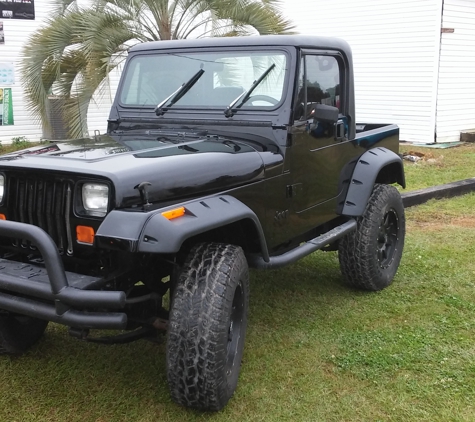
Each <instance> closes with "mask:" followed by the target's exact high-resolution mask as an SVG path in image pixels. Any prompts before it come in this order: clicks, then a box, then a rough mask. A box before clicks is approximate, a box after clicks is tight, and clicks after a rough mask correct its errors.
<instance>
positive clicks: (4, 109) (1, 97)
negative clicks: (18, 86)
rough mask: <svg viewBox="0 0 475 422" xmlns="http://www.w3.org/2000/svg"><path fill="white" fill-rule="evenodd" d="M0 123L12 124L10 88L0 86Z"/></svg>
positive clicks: (4, 124)
mask: <svg viewBox="0 0 475 422" xmlns="http://www.w3.org/2000/svg"><path fill="white" fill-rule="evenodd" d="M0 125H3V126H6V125H13V101H12V89H11V88H0Z"/></svg>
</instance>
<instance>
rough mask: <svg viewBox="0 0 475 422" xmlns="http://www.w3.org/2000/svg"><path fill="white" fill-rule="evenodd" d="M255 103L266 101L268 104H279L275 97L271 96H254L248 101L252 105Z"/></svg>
mask: <svg viewBox="0 0 475 422" xmlns="http://www.w3.org/2000/svg"><path fill="white" fill-rule="evenodd" d="M255 101H264V102H266V103H269V104H272V105H276V104H278V103H279V100H276V99H275V98H273V97H270V96H269V95H253V96H252V97H251V98H249V100H247V102H248V103H250V104H252V103H254V102H255Z"/></svg>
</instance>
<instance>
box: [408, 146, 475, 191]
mask: <svg viewBox="0 0 475 422" xmlns="http://www.w3.org/2000/svg"><path fill="white" fill-rule="evenodd" d="M411 151H415V152H417V153H422V154H424V159H423V160H421V161H418V162H417V163H412V162H410V161H406V160H404V168H405V172H406V181H407V185H408V186H407V189H408V190H415V189H421V188H427V187H429V186H436V185H442V184H444V183H449V182H454V181H456V180H462V179H468V178H471V177H475V172H474V169H475V144H473V143H468V144H464V145H462V146H459V147H455V148H448V149H432V148H424V147H412V146H409V145H404V146H401V153H408V152H411Z"/></svg>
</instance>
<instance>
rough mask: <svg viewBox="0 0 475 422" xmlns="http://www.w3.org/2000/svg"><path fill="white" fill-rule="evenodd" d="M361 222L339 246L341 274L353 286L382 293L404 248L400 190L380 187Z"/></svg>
mask: <svg viewBox="0 0 475 422" xmlns="http://www.w3.org/2000/svg"><path fill="white" fill-rule="evenodd" d="M357 223H358V225H357V229H356V231H354V232H352V233H350V234H348V235H347V236H345V237H344V238H343V239H341V241H340V244H339V248H338V257H339V260H340V268H341V272H342V274H343V276H344V277H345V278H346V281H347V282H348V284H349V285H351V286H354V287H357V288H359V289H364V290H373V291H376V290H382V289H384V288H385V287H387V286H389V285H390V284H391V282H392V281H393V278H394V276H395V275H396V272H397V269H398V267H399V263H400V261H401V256H402V250H403V247H404V236H405V232H406V219H405V216H404V205H403V203H402V199H401V195H400V194H399V192H398V190H397V189H396V188H395V187H394V186H389V185H380V184H376V185H375V186H374V188H373V192H372V194H371V196H370V198H369V201H368V204H367V205H366V209H365V212H364V214H363V215H362V216H361V217H359V218H358V221H357Z"/></svg>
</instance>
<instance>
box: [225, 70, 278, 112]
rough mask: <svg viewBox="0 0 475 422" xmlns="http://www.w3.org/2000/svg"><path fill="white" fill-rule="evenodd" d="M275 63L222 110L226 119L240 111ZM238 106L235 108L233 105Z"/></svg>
mask: <svg viewBox="0 0 475 422" xmlns="http://www.w3.org/2000/svg"><path fill="white" fill-rule="evenodd" d="M274 67H275V63H274V64H271V65H270V66H269V68H268V69H267V70H266V71H265V72H264V73H263V74H262V75H261V76H259V78H258V79H256V80H255V81H254V82H253V84H252V85H251V87H250V88H249V89H248V90H247V91H245V92H243V93H242V94H241V95H240V96H239V97H237V98H236V99H235V100H234V101H233V102H232V103H231V104H229V105H228V106H227V107H226V110H224V115H225V116H226V117H232V116H234V114H235V113H236V112H237V111H238V109H240V108H241V107H242V106H243V105H244V103H245V102H246V101H247V100H248V99H249V98H250V97H251V94H252V93H253V92H254V90H255V89H256V88H257V87H258V86H259V85H260V83H261V82H262V81H263V80H264V79H265V78H266V77H267V75H268V74H269V73H270V72H271V70H272V69H274ZM238 102H239V104H238V105H237V106H236V107H235V106H234V105H235V104H237V103H238Z"/></svg>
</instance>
